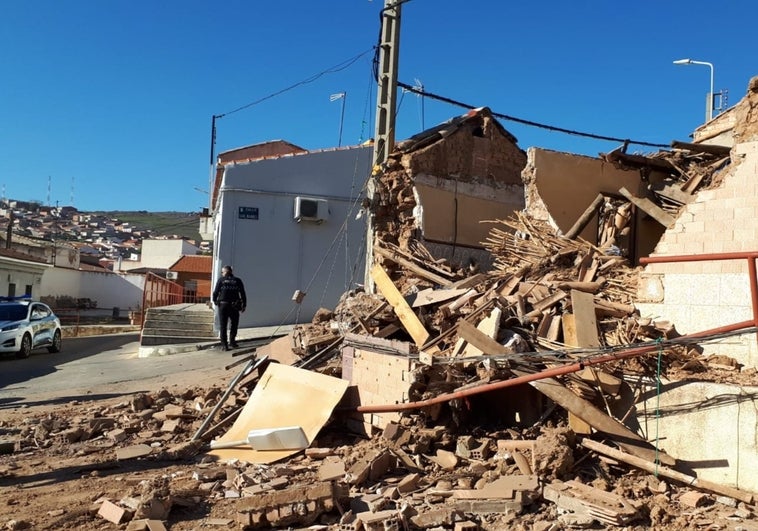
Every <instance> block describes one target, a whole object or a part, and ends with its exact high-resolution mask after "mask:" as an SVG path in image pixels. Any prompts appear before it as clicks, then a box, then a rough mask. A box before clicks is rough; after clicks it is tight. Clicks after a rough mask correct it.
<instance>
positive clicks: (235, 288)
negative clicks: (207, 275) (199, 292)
mask: <svg viewBox="0 0 758 531" xmlns="http://www.w3.org/2000/svg"><path fill="white" fill-rule="evenodd" d="M222 302H227V303H229V302H231V303H234V302H236V303H237V304H238V306H239V307H240V308H246V307H247V295H245V286H244V285H243V284H242V280H240V279H239V278H237V277H235V276H234V275H227V276H225V277H224V276H222V277H221V278H219V279H218V282H216V288H215V289H214V290H213V304H216V305H218V304H220V303H222Z"/></svg>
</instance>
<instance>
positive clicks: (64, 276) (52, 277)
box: [35, 267, 145, 310]
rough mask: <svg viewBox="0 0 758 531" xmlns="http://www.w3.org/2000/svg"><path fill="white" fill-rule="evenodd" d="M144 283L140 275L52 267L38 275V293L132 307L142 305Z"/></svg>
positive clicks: (100, 304) (108, 306)
mask: <svg viewBox="0 0 758 531" xmlns="http://www.w3.org/2000/svg"><path fill="white" fill-rule="evenodd" d="M144 287H145V276H144V275H135V274H128V273H126V274H119V273H111V272H102V273H101V272H99V271H74V270H72V269H64V268H58V267H56V268H51V269H48V270H47V271H45V274H44V275H43V276H42V283H41V286H40V294H39V297H62V296H68V297H72V298H74V299H90V300H92V301H97V307H98V308H119V309H121V310H136V309H138V308H140V307H141V306H142V291H143V289H144ZM35 297H36V295H35Z"/></svg>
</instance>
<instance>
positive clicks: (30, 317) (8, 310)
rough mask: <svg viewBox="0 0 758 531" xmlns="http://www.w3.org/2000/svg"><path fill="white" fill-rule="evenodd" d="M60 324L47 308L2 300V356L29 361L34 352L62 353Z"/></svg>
mask: <svg viewBox="0 0 758 531" xmlns="http://www.w3.org/2000/svg"><path fill="white" fill-rule="evenodd" d="M61 337H62V335H61V322H60V320H59V319H58V317H56V315H55V314H54V313H53V311H52V310H51V309H50V307H49V306H48V305H47V304H43V303H41V302H34V301H30V300H19V299H17V298H13V297H4V298H2V297H0V352H15V353H16V355H17V356H18V357H19V358H26V357H28V356H29V355H30V354H31V353H32V351H33V350H36V349H38V348H47V350H48V352H60V350H61Z"/></svg>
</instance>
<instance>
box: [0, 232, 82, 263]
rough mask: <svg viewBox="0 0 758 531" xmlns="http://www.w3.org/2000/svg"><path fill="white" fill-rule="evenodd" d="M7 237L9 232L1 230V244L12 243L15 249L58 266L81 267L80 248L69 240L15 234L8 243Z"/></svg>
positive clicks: (6, 245)
mask: <svg viewBox="0 0 758 531" xmlns="http://www.w3.org/2000/svg"><path fill="white" fill-rule="evenodd" d="M7 238H8V235H7V233H4V232H0V246H2V247H5V248H7V247H8V245H10V248H11V249H13V250H14V251H18V252H20V253H22V254H25V255H28V256H33V257H35V258H38V259H40V260H43V261H44V262H45V263H48V264H53V265H55V266H56V267H65V268H67V269H79V249H78V248H77V247H76V246H74V245H72V244H71V243H69V242H66V241H52V240H49V239H45V238H29V237H28V236H22V235H20V234H13V236H12V238H11V241H10V244H8V240H7Z"/></svg>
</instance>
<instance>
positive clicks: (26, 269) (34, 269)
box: [0, 257, 49, 299]
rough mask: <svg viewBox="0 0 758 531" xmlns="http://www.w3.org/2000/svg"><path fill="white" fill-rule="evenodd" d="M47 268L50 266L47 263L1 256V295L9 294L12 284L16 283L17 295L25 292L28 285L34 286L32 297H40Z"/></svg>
mask: <svg viewBox="0 0 758 531" xmlns="http://www.w3.org/2000/svg"><path fill="white" fill-rule="evenodd" d="M47 269H49V266H46V265H45V264H35V263H33V262H25V261H21V260H13V259H9V258H5V257H0V296H3V297H6V296H8V295H9V292H8V289H9V287H10V285H11V284H15V285H16V293H15V295H16V297H19V296H21V295H24V294H25V291H26V286H32V293H31V295H32V298H34V299H39V297H40V293H41V287H40V283H41V279H42V276H43V272H44V271H45V270H47Z"/></svg>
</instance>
